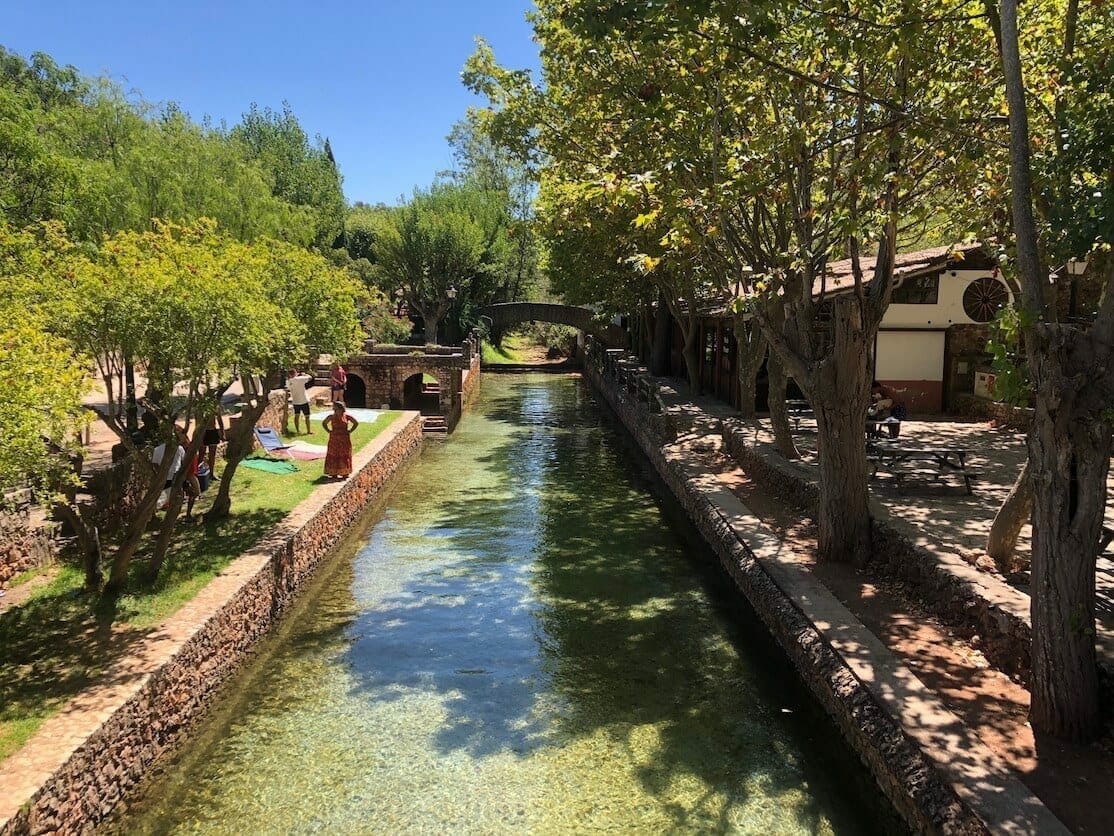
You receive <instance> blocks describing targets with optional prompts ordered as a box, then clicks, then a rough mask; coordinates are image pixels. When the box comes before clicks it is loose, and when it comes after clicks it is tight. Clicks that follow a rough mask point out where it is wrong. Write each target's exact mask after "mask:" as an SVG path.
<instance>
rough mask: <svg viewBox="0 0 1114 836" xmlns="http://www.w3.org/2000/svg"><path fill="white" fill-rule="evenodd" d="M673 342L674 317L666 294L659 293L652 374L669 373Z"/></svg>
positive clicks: (655, 312)
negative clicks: (666, 299)
mask: <svg viewBox="0 0 1114 836" xmlns="http://www.w3.org/2000/svg"><path fill="white" fill-rule="evenodd" d="M672 344H673V317H672V315H671V314H670V312H669V304H668V303H667V302H666V301H665V294H664V293H659V294H658V304H657V309H656V310H655V311H654V347H653V352H652V353H651V355H650V374H652V375H656V376H657V377H665V376H666V375H668V374H669V350H670V347H671V346H672Z"/></svg>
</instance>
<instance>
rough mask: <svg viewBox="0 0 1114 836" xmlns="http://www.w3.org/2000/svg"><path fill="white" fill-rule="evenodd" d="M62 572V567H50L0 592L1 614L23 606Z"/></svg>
mask: <svg viewBox="0 0 1114 836" xmlns="http://www.w3.org/2000/svg"><path fill="white" fill-rule="evenodd" d="M60 571H61V567H60V566H49V567H47V568H46V569H44V570H43V571H42V572H40V573H39V574H37V575H35V576H34V577H33V578H31V579H29V580H27V581H25V582H24V583H21V584H19V585H18V586H13V587H10V588H8V589H5V590H3V591H2V592H0V613H2V612H5V611H7V610H10V609H13V608H15V607H18V606H21V605H22V604H23V603H24V602H26V601H27V599H28V598H30V597H31V596H32V595H33V594H34V593H35V590H36V589H39V588H41V587H44V586H46V585H47V584H48V583H50V582H51V581H52V580H54V578H55V577H56V576H57V574H58V573H59V572H60Z"/></svg>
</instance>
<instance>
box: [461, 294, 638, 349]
mask: <svg viewBox="0 0 1114 836" xmlns="http://www.w3.org/2000/svg"><path fill="white" fill-rule="evenodd" d="M480 315H481V316H482V317H483V319H484V321H485V322H486V323H487V324H488V325H490V326H491V328H493V329H496V330H500V331H502V330H506V329H507V328H510V327H511V326H513V325H518V324H519V323H522V322H552V323H554V324H556V325H568V326H569V327H571V328H576V329H578V330H580V331H583V332H584V333H585V334H590V335H592V336H593V337H595V338H596V339H598V340H599V341H600V342H602V343H604V344H605V346H606V347H607V348H622V347H624V346H625V345H626V344H627V337H626V332H625V331H624V330H623V329H622V328H620V327H619V326H618V325H610V324H609V325H601V324H600V322H599V320H597V319H596V312H595V311H593V310H592V309H591V308H582V307H577V306H575V305H560V304H556V303H553V302H504V303H502V304H499V305H488V306H487V307H486V308H483V309H482V310H481V311H480Z"/></svg>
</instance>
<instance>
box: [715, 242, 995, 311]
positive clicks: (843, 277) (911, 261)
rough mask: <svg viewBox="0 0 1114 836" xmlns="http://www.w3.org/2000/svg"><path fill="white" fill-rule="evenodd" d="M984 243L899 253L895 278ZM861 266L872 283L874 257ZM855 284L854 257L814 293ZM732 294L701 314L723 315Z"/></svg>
mask: <svg viewBox="0 0 1114 836" xmlns="http://www.w3.org/2000/svg"><path fill="white" fill-rule="evenodd" d="M981 249H982V244H977V243H976V244H965V245H962V246H959V247H952V246H946V247H932V248H930V249H927V250H917V251H915V252H910V253H898V254H897V258H896V259H895V260H894V277H895V278H909V277H911V276H917V275H921V274H923V273H936V272H939V271H940V270H943V269H944V268H945V267H946V266H947V265H948V262H949V261H951V258H950V255H951V253H953V252H955V251H957V250H958V251H959V252H962V253H963V254H964V255H970V254H971V253H975V252H978V251H979V250H981ZM859 261H860V263H861V265H862V271H863V282H864V283H865V282H869V281H870V280H871V279H872V278H873V277H874V264H875V262H876V261H877V258H876V257H875V256H863V257H862V258H861V259H859ZM854 286H855V276H854V274H853V273H852V270H851V259H849V258H845V259H843V260H841V261H833V262H831V263H830V264H829V265H828V272H827V276H826V278H825V279H824V280H821V279H817V280H816V281H815V283H814V284H813V288H812V294H813V296H819V295H820V291H821V287H823V290H824V293H826V294H827V293H840V292H844V291H848V290H850V289H851V288H853V287H854ZM732 298H733V294H731V293H724V294H723V295H722V296H720V297H719V298H718V299H706V300H704V302H703V304H701V306H700V315H701V316H721V315H723V314H724V313H726V311H727V306H728V305H729V304H730V302H731V301H732Z"/></svg>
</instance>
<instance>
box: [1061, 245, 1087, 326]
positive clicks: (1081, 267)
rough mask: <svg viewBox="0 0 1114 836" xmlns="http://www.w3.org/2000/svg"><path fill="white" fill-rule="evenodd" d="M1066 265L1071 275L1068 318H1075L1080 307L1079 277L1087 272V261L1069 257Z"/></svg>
mask: <svg viewBox="0 0 1114 836" xmlns="http://www.w3.org/2000/svg"><path fill="white" fill-rule="evenodd" d="M1065 267H1066V268H1067V271H1068V275H1069V276H1071V279H1070V284H1069V285H1068V318H1069V319H1074V318H1075V315H1076V313H1077V311H1076V309H1077V307H1078V300H1077V292H1076V286H1077V282H1078V279H1079V277H1080V276H1082V275H1083V274H1084V273H1086V272H1087V262H1086V261H1079V260H1077V259H1074V258H1069V259H1068V263H1067V264H1066V265H1065Z"/></svg>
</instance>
